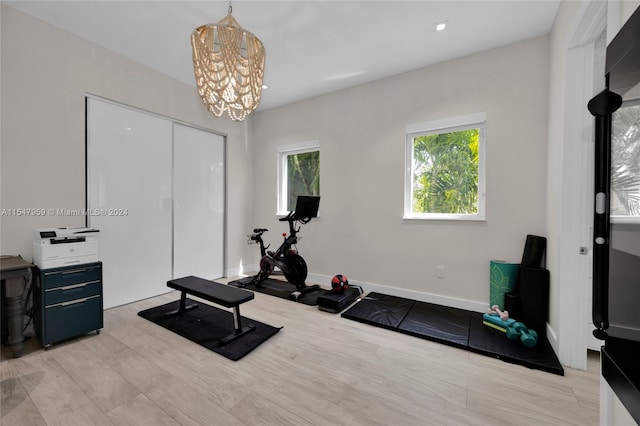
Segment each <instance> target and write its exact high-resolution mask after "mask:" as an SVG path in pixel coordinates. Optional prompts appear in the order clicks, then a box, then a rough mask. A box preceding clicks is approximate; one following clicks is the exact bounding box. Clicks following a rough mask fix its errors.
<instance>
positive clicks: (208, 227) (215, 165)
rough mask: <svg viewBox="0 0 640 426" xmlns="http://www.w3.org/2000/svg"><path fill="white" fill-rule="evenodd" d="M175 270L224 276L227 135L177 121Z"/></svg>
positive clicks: (179, 273)
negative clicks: (225, 156) (225, 144)
mask: <svg viewBox="0 0 640 426" xmlns="http://www.w3.org/2000/svg"><path fill="white" fill-rule="evenodd" d="M173 126H174V127H173V138H174V142H173V150H174V151H173V152H174V156H173V167H174V169H173V208H174V210H173V275H174V277H175V278H179V277H183V276H187V275H195V276H198V277H202V278H206V279H215V278H220V277H222V276H223V275H224V270H223V268H224V265H223V264H224V210H225V209H224V207H225V194H224V177H225V172H224V137H222V136H219V135H216V134H214V133H210V132H206V131H202V130H199V129H195V128H193V127H188V126H183V125H180V124H174V125H173Z"/></svg>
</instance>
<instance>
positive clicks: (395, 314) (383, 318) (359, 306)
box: [342, 293, 416, 329]
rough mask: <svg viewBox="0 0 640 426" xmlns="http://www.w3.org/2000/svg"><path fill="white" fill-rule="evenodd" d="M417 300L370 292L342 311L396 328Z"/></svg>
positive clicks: (367, 321)
mask: <svg viewBox="0 0 640 426" xmlns="http://www.w3.org/2000/svg"><path fill="white" fill-rule="evenodd" d="M415 303H416V302H415V301H414V300H410V299H405V298H403V297H396V296H389V295H387V294H381V293H369V294H368V295H367V296H366V297H365V298H364V299H362V300H360V301H359V302H358V303H356V304H355V305H353V306H352V307H351V308H349V309H348V310H346V311H345V312H343V313H342V316H343V317H345V318H348V319H351V320H354V321H359V322H363V323H365V324H370V325H375V326H377V327H384V328H388V329H396V328H397V327H398V325H399V324H400V323H401V322H402V320H403V319H404V318H405V317H406V316H407V314H408V313H409V310H411V308H412V307H413V305H414V304H415Z"/></svg>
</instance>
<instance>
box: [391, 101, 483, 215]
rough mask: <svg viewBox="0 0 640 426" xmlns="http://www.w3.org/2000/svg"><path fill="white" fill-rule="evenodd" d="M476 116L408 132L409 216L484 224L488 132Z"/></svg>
mask: <svg viewBox="0 0 640 426" xmlns="http://www.w3.org/2000/svg"><path fill="white" fill-rule="evenodd" d="M485 122H486V114H484V113H477V114H470V115H465V116H459V117H452V118H447V119H442V120H436V121H429V122H425V123H417V124H412V125H409V126H407V129H406V147H405V151H406V157H405V158H406V175H405V197H404V218H405V219H442V220H484V218H485V214H484V198H485V196H484V195H485V194H484V129H485Z"/></svg>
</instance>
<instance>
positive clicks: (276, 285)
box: [229, 278, 328, 306]
mask: <svg viewBox="0 0 640 426" xmlns="http://www.w3.org/2000/svg"><path fill="white" fill-rule="evenodd" d="M244 279H246V278H243V279H240V280H235V281H231V282H230V283H229V285H232V286H234V287H240V288H244V289H247V290H251V291H255V292H258V293H264V294H268V295H270V296H275V297H279V298H281V299H288V300H293V301H294V302H299V303H303V304H305V305H309V306H316V305H317V304H318V296H320V295H322V294H325V293H326V292H327V291H328V290H325V289H322V288H319V289H317V290H313V291H310V292H308V293H305V294H303V295H302V296H300V297H298V298H297V299H294V298H293V297H292V296H291V293H293V292H295V291H297V289H296V286H295V285H293V284H291V283H290V282H287V281H282V280H275V279H273V278H267V279H266V280H264V281H262V283H261V285H260V286H257V285H255V284H249V285H242V284H240V283H239V281H242V280H244Z"/></svg>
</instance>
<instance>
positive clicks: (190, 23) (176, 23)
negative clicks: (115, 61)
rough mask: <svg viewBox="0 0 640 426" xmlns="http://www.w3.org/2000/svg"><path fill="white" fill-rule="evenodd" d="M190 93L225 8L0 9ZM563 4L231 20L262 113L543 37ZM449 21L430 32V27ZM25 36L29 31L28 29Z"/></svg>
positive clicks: (244, 4)
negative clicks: (197, 34)
mask: <svg viewBox="0 0 640 426" xmlns="http://www.w3.org/2000/svg"><path fill="white" fill-rule="evenodd" d="M3 4H6V5H9V6H11V7H14V8H16V9H19V10H21V11H23V12H25V13H27V14H29V15H33V16H34V17H36V18H38V19H41V20H43V21H46V22H49V23H50V24H53V25H55V26H57V27H60V28H63V29H65V30H66V31H69V32H71V33H73V34H76V35H78V36H80V37H82V38H84V39H87V40H90V41H92V42H94V43H97V44H99V45H101V46H104V47H106V48H108V49H110V50H113V51H115V52H118V53H120V54H122V55H124V56H126V57H129V58H131V59H134V60H136V61H138V62H141V63H143V64H145V65H147V66H149V67H151V68H153V69H156V70H158V71H161V72H162V73H164V74H167V75H169V76H171V77H174V78H176V79H178V80H181V81H183V82H185V83H187V84H190V85H192V86H194V87H195V82H194V77H193V67H192V62H191V44H190V37H191V33H192V32H193V30H194V29H195V28H196V27H198V26H200V25H202V24H205V23H212V22H217V21H219V20H220V19H222V18H223V17H224V16H226V14H227V11H228V5H229V3H228V1H151V0H146V1H114V0H112V1H97V0H85V1H56V0H48V1H31V0H22V1H3ZM559 4H560V1H559V0H532V1H527V0H511V1H507V0H502V1H484V0H475V1H453V0H448V1H364V0H361V1H320V0H316V1H271V0H262V1H255V0H253V1H250V0H234V1H233V2H232V7H233V16H234V17H235V18H236V20H237V21H238V22H239V23H240V25H241V26H242V27H243V28H244V29H246V30H248V31H250V32H252V33H253V34H255V35H256V36H257V37H258V38H260V39H261V40H262V42H263V43H264V46H265V50H266V54H267V62H266V66H265V84H267V85H268V86H269V89H267V90H265V91H263V96H262V103H261V105H260V107H259V108H260V109H266V108H273V107H276V106H280V105H284V104H287V103H290V102H293V101H297V100H301V99H306V98H310V97H313V96H317V95H320V94H323V93H328V92H332V91H335V90H339V89H343V88H346V87H351V86H355V85H358V84H362V83H366V82H369V81H373V80H378V79H381V78H384V77H388V76H391V75H394V74H399V73H402V72H406V71H410V70H414V69H417V68H421V67H425V66H427V65H431V64H434V63H438V62H442V61H446V60H449V59H453V58H458V57H461V56H465V55H469V54H472V53H475V52H479V51H483V50H487V49H491V48H494V47H498V46H502V45H506V44H510V43H513V42H516V41H520V40H525V39H528V38H532V37H536V36H540V35H544V34H547V33H548V32H549V31H550V29H551V26H552V24H553V20H554V18H555V15H556V12H557V10H558V6H559ZM441 21H448V26H447V29H446V30H445V31H443V32H436V31H435V28H434V24H435V23H438V22H441ZM25 31H28V29H27V28H25Z"/></svg>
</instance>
